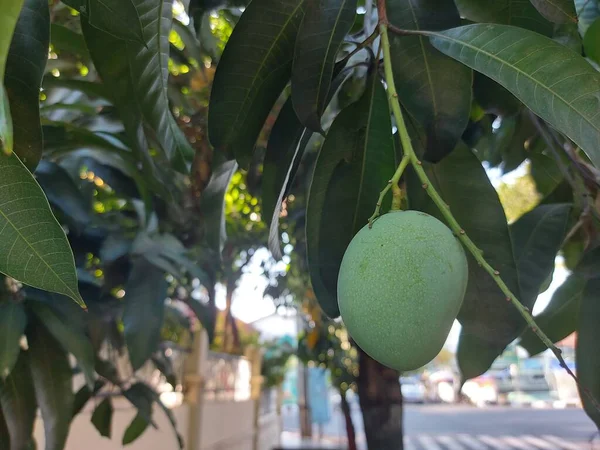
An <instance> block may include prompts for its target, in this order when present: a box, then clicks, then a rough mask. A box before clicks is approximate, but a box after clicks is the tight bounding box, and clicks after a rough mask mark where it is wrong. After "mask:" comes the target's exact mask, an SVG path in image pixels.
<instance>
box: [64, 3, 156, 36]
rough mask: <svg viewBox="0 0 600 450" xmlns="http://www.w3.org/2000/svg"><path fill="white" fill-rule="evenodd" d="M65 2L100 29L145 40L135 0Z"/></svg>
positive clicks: (112, 34) (114, 34)
mask: <svg viewBox="0 0 600 450" xmlns="http://www.w3.org/2000/svg"><path fill="white" fill-rule="evenodd" d="M63 3H65V4H66V5H68V6H70V7H71V8H73V9H75V10H77V11H79V12H80V13H81V15H82V16H83V17H85V18H86V19H87V20H88V21H89V23H90V25H92V26H93V27H95V28H97V29H98V30H101V31H104V32H106V33H108V34H110V35H111V36H113V37H115V38H117V39H124V40H131V41H136V42H139V43H141V44H143V43H144V42H145V41H144V32H143V30H142V23H141V21H140V12H139V9H138V5H137V3H136V2H135V1H134V0H63Z"/></svg>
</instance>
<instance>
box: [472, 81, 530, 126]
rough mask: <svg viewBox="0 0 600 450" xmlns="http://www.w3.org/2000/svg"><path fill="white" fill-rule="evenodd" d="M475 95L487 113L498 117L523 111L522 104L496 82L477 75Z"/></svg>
mask: <svg viewBox="0 0 600 450" xmlns="http://www.w3.org/2000/svg"><path fill="white" fill-rule="evenodd" d="M473 95H474V97H475V100H477V103H479V106H481V108H482V109H483V110H484V111H485V112H486V113H492V114H495V115H497V116H512V115H515V114H517V113H518V112H519V110H520V109H521V102H520V101H519V100H517V99H516V98H515V96H514V95H512V94H511V93H510V92H508V91H507V90H506V89H504V88H503V87H502V86H500V85H499V84H498V83H496V82H495V81H494V80H492V79H490V78H488V77H486V76H485V75H482V74H480V73H478V72H476V73H475V76H474V78H473Z"/></svg>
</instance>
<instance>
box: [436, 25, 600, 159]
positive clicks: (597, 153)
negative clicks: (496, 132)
mask: <svg viewBox="0 0 600 450" xmlns="http://www.w3.org/2000/svg"><path fill="white" fill-rule="evenodd" d="M427 35H429V36H431V42H432V43H433V45H434V46H435V47H436V48H438V49H439V50H441V51H442V52H443V53H445V54H447V55H449V56H452V57H453V58H456V59H457V60H459V61H461V62H462V63H464V64H466V65H468V66H469V67H471V68H473V69H475V70H478V71H480V72H481V73H483V74H484V75H487V76H488V77H490V78H492V79H494V80H495V81H497V82H498V83H500V84H501V85H502V86H504V87H505V88H506V89H508V90H509V91H510V92H512V93H513V94H514V95H515V96H516V97H517V98H518V99H519V100H521V101H522V102H523V103H524V104H525V105H527V106H528V107H529V108H530V109H531V110H532V111H533V112H534V113H535V114H537V115H538V116H540V117H541V118H542V119H544V120H545V121H546V122H548V123H549V124H550V125H552V126H553V127H554V128H556V129H557V130H558V131H560V132H562V133H564V134H565V135H566V136H568V137H569V138H571V139H572V140H573V141H574V142H575V143H576V144H577V145H579V146H580V147H581V148H582V149H583V151H584V152H585V153H586V154H587V155H588V157H589V158H590V160H591V161H592V163H593V164H594V165H595V166H596V167H600V145H599V144H600V114H597V112H598V105H600V91H598V89H597V88H596V86H598V85H599V84H600V73H598V72H597V71H596V70H595V69H594V68H593V67H592V66H591V65H590V64H589V63H588V62H587V61H586V60H585V59H584V58H582V57H581V56H580V55H578V54H577V53H575V52H573V51H571V50H569V49H568V48H566V47H564V46H562V45H560V44H559V43H557V42H554V41H553V40H552V39H549V38H546V37H544V36H540V35H539V34H537V33H533V32H531V31H528V30H524V29H520V28H515V27H509V26H505V25H490V24H483V25H467V26H464V27H459V28H454V29H451V30H447V31H444V32H439V33H429V32H427ZM507 49H510V52H506V51H505V50H507Z"/></svg>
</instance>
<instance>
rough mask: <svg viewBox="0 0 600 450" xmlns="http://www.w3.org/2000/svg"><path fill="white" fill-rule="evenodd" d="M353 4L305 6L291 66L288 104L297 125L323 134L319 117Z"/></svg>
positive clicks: (348, 0)
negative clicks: (289, 99)
mask: <svg viewBox="0 0 600 450" xmlns="http://www.w3.org/2000/svg"><path fill="white" fill-rule="evenodd" d="M356 5H357V0H317V1H309V2H307V3H306V8H305V12H304V19H303V20H302V24H301V25H300V29H299V30H298V36H297V39H296V47H295V49H294V61H293V64H292V102H293V105H294V110H295V111H296V114H297V116H298V118H299V119H300V122H301V123H303V124H304V125H305V126H306V127H308V128H309V129H310V130H312V131H314V132H317V133H323V128H322V127H321V115H322V114H323V111H324V110H325V107H326V106H327V98H328V94H329V89H330V86H331V79H332V77H333V71H334V65H335V60H336V56H337V53H338V51H339V49H340V46H341V45H342V42H343V40H344V38H345V37H346V34H347V33H348V32H349V31H350V28H351V27H352V25H353V24H354V17H355V16H356Z"/></svg>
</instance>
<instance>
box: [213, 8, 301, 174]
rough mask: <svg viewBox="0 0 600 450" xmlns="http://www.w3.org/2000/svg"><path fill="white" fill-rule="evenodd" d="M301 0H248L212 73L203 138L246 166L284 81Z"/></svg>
mask: <svg viewBox="0 0 600 450" xmlns="http://www.w3.org/2000/svg"><path fill="white" fill-rule="evenodd" d="M303 7H304V1H303V0H253V1H252V2H251V3H250V5H249V6H248V7H247V8H246V10H245V11H244V13H243V14H242V17H241V18H240V20H239V22H238V23H237V25H236V26H235V28H234V30H233V33H232V35H231V37H230V38H229V41H228V42H227V45H226V46H225V50H224V52H223V55H222V56H221V59H220V61H219V66H218V67H217V71H216V73H215V78H214V82H213V86H212V91H211V96H210V107H209V114H208V136H209V139H210V142H211V144H212V145H213V146H214V147H215V149H216V150H218V151H220V152H223V153H224V154H225V155H227V157H228V158H233V157H235V158H236V159H237V161H238V163H239V164H240V165H241V166H242V167H245V166H247V165H248V164H249V162H250V157H251V155H252V152H253V150H254V144H255V142H256V139H257V138H258V135H259V133H260V130H261V129H262V127H263V124H264V122H265V120H266V118H267V116H268V114H269V112H270V111H271V108H272V107H273V105H274V104H275V101H276V100H277V98H278V97H279V95H280V94H281V91H282V90H283V88H284V87H285V85H286V84H287V82H288V80H289V78H290V73H291V68H292V57H293V53H294V43H295V40H296V34H297V32H298V27H299V26H300V22H301V20H302V16H303Z"/></svg>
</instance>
